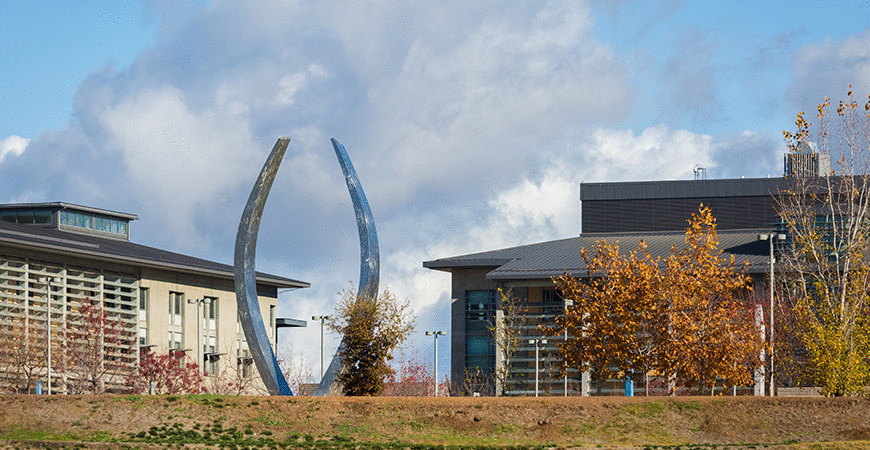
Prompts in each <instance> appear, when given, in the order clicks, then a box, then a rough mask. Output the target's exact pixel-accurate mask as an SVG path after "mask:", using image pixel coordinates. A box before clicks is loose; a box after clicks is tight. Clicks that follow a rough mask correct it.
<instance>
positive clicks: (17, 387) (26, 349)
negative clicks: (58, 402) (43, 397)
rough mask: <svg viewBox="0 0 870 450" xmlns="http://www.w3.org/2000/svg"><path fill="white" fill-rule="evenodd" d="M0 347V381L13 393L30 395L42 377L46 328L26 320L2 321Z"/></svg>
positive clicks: (44, 365) (44, 361) (44, 364)
mask: <svg viewBox="0 0 870 450" xmlns="http://www.w3.org/2000/svg"><path fill="white" fill-rule="evenodd" d="M2 333H3V338H4V342H3V345H0V367H2V371H0V380H2V386H3V387H4V388H6V389H7V390H9V391H10V392H13V393H29V392H32V391H33V389H34V388H35V387H36V382H37V380H39V379H40V378H42V377H43V376H44V372H45V367H46V355H45V348H46V346H45V327H37V326H35V325H34V324H33V323H31V322H30V321H27V320H23V319H22V320H18V321H13V320H8V319H7V320H4V322H3V324H2Z"/></svg>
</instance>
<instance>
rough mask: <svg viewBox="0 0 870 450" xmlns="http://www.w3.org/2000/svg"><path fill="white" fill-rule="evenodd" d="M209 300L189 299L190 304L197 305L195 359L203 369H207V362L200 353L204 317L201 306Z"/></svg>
mask: <svg viewBox="0 0 870 450" xmlns="http://www.w3.org/2000/svg"><path fill="white" fill-rule="evenodd" d="M209 300H210V299H206V298H205V297H203V298H200V299H197V300H194V299H192V298H189V299H187V303H188V304H193V303H196V353H195V356H194V357H195V358H196V363H197V364H198V365H200V368H201V369H205V367H202V366H203V365H204V364H205V361H203V357H202V356H200V352H202V341H201V340H202V332H201V331H199V322H200V321H201V320H202V316H201V315H200V312H199V305H200V304H202V303H205V302H207V301H209Z"/></svg>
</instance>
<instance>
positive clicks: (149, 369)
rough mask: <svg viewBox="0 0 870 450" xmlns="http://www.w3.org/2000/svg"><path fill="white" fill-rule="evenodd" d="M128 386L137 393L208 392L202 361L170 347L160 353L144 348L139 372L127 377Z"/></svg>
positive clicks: (137, 369) (137, 368)
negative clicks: (197, 361)
mask: <svg viewBox="0 0 870 450" xmlns="http://www.w3.org/2000/svg"><path fill="white" fill-rule="evenodd" d="M126 385H127V387H128V388H129V389H130V390H132V391H133V393H135V394H144V393H152V394H200V393H202V392H205V388H204V384H203V374H202V371H201V370H200V367H199V364H196V363H195V362H193V361H192V360H191V359H190V357H189V356H187V354H186V353H185V352H182V351H178V350H170V351H169V353H166V354H162V355H158V354H156V353H154V352H151V351H148V350H146V351H144V352H143V353H142V355H140V357H139V364H138V366H137V367H136V372H135V373H133V374H131V375H130V376H128V377H127V382H126Z"/></svg>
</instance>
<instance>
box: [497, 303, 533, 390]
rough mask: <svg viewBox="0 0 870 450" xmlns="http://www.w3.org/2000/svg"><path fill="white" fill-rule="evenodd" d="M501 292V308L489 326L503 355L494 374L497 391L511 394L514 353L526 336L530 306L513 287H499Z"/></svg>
mask: <svg viewBox="0 0 870 450" xmlns="http://www.w3.org/2000/svg"><path fill="white" fill-rule="evenodd" d="M499 294H501V308H500V309H498V310H497V312H496V318H495V322H494V323H492V324H491V325H490V327H489V331H490V333H492V339H493V342H495V347H496V351H497V352H498V353H499V356H500V357H501V361H500V363H499V364H496V369H495V373H493V376H494V377H495V382H496V386H497V389H496V391H497V392H498V391H501V392H500V393H501V394H503V395H509V394H510V376H511V368H512V363H513V359H514V353H516V350H517V347H518V346H519V345H520V343H521V342H522V339H523V336H524V334H523V326H524V325H525V324H526V322H527V321H528V320H527V319H528V316H527V312H528V308H527V307H526V305H525V302H524V301H523V300H522V299H520V298H519V297H517V296H515V295H514V292H513V290H511V289H508V290H507V291H503V290H501V289H499Z"/></svg>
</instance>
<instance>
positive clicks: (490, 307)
mask: <svg viewBox="0 0 870 450" xmlns="http://www.w3.org/2000/svg"><path fill="white" fill-rule="evenodd" d="M495 296H496V291H465V331H466V332H468V333H472V332H480V333H484V332H486V333H488V332H489V327H490V324H491V323H492V322H493V320H494V318H495Z"/></svg>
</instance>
